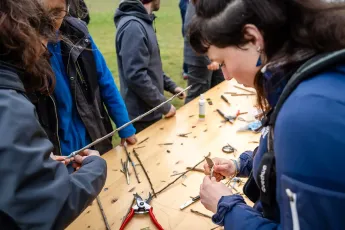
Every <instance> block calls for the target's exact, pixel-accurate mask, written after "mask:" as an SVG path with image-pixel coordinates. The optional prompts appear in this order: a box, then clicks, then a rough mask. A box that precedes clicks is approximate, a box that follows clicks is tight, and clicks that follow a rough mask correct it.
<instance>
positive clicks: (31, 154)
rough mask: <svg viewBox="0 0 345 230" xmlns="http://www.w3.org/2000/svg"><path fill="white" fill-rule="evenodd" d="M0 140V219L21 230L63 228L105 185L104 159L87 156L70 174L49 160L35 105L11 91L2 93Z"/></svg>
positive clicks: (48, 142) (64, 168) (50, 150)
mask: <svg viewBox="0 0 345 230" xmlns="http://www.w3.org/2000/svg"><path fill="white" fill-rule="evenodd" d="M0 136H1V138H2V140H1V141H0V156H1V161H0V175H1V177H0V188H1V191H2V192H0V193H1V196H0V210H1V211H0V219H1V217H4V216H5V217H4V218H9V217H10V218H11V219H12V221H11V222H14V223H16V225H18V227H19V228H20V229H64V228H66V227H67V226H68V225H69V224H70V223H71V222H72V221H73V220H74V219H76V218H77V217H78V215H79V214H80V213H81V212H82V211H83V210H84V209H85V208H86V207H87V206H88V205H89V204H90V203H91V202H92V200H93V199H94V198H95V197H96V196H97V195H98V193H99V192H100V191H101V189H102V187H103V186H104V183H105V179H106V174H107V167H106V162H105V161H104V160H103V159H102V158H100V157H96V156H90V157H87V158H86V159H85V160H84V161H83V163H82V167H81V168H80V170H79V171H77V172H75V173H73V174H71V175H69V174H68V171H67V168H66V166H65V165H64V164H62V163H60V162H57V161H55V160H53V159H51V157H50V153H51V152H52V149H53V145H52V144H51V143H50V141H49V140H48V138H47V136H46V134H45V132H44V131H43V129H42V127H41V126H40V124H39V122H38V120H37V114H36V112H35V107H34V105H33V104H31V103H30V102H29V100H28V99H27V98H26V97H25V96H24V95H22V94H20V93H18V92H16V91H13V90H0ZM4 214H5V215H4Z"/></svg>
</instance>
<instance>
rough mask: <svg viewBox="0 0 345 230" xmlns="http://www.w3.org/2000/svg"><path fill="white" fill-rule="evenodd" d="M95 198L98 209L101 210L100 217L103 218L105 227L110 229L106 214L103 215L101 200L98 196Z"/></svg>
mask: <svg viewBox="0 0 345 230" xmlns="http://www.w3.org/2000/svg"><path fill="white" fill-rule="evenodd" d="M96 200H97V204H98V207H99V210H101V213H102V217H103V220H104V224H105V227H106V228H107V230H111V228H110V225H109V223H108V219H107V216H106V215H105V212H104V209H103V205H102V202H101V200H100V199H99V197H97V198H96Z"/></svg>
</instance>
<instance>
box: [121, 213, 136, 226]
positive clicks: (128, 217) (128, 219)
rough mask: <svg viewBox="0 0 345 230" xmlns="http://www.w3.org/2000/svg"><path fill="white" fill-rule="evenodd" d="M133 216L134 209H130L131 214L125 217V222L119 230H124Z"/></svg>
mask: <svg viewBox="0 0 345 230" xmlns="http://www.w3.org/2000/svg"><path fill="white" fill-rule="evenodd" d="M133 216H134V209H133V208H132V209H131V212H130V213H129V214H128V216H127V217H126V219H125V221H124V222H123V223H122V225H121V227H120V230H124V229H125V227H126V225H127V224H128V223H129V221H131V219H132V217H133Z"/></svg>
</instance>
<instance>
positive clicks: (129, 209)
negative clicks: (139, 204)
mask: <svg viewBox="0 0 345 230" xmlns="http://www.w3.org/2000/svg"><path fill="white" fill-rule="evenodd" d="M134 202H135V198H133V200H132V203H131V204H130V206H129V208H128V211H127V213H126V215H125V216H124V217H123V219H122V223H123V222H125V220H126V218H127V216H128V214H129V213H130V212H131V209H132V206H133V203H134Z"/></svg>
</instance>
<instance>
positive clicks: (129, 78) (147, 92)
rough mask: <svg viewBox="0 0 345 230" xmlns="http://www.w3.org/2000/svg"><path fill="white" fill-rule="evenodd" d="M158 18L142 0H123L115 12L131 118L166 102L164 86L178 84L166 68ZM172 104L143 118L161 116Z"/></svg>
mask: <svg viewBox="0 0 345 230" xmlns="http://www.w3.org/2000/svg"><path fill="white" fill-rule="evenodd" d="M154 19H155V16H154V15H153V14H152V15H149V14H148V13H147V11H146V9H145V7H144V5H143V4H142V3H141V2H140V1H139V0H124V1H122V2H121V3H120V6H119V8H118V9H117V10H116V13H115V18H114V21H115V25H116V27H117V33H116V53H117V61H118V69H119V76H120V84H121V95H122V97H123V99H124V101H125V103H126V106H127V109H128V113H129V116H130V118H131V119H133V118H135V117H137V116H139V115H141V114H143V113H144V112H147V111H148V110H150V109H152V108H153V107H155V106H157V105H159V104H160V103H162V102H164V101H165V100H166V98H165V96H164V90H166V91H169V92H171V93H174V90H175V89H176V87H177V85H176V84H175V83H174V82H173V81H172V80H171V79H170V78H169V77H168V76H166V75H165V73H164V72H163V67H162V61H161V56H160V51H159V46H158V41H157V37H156V33H155V29H154V27H153V21H154ZM170 108H171V105H170V104H166V105H165V106H163V107H161V108H160V109H159V110H157V111H156V112H154V113H153V114H151V115H149V116H146V117H145V118H143V119H142V121H148V122H149V121H154V120H158V119H160V118H162V115H163V114H167V113H168V112H169V111H170Z"/></svg>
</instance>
